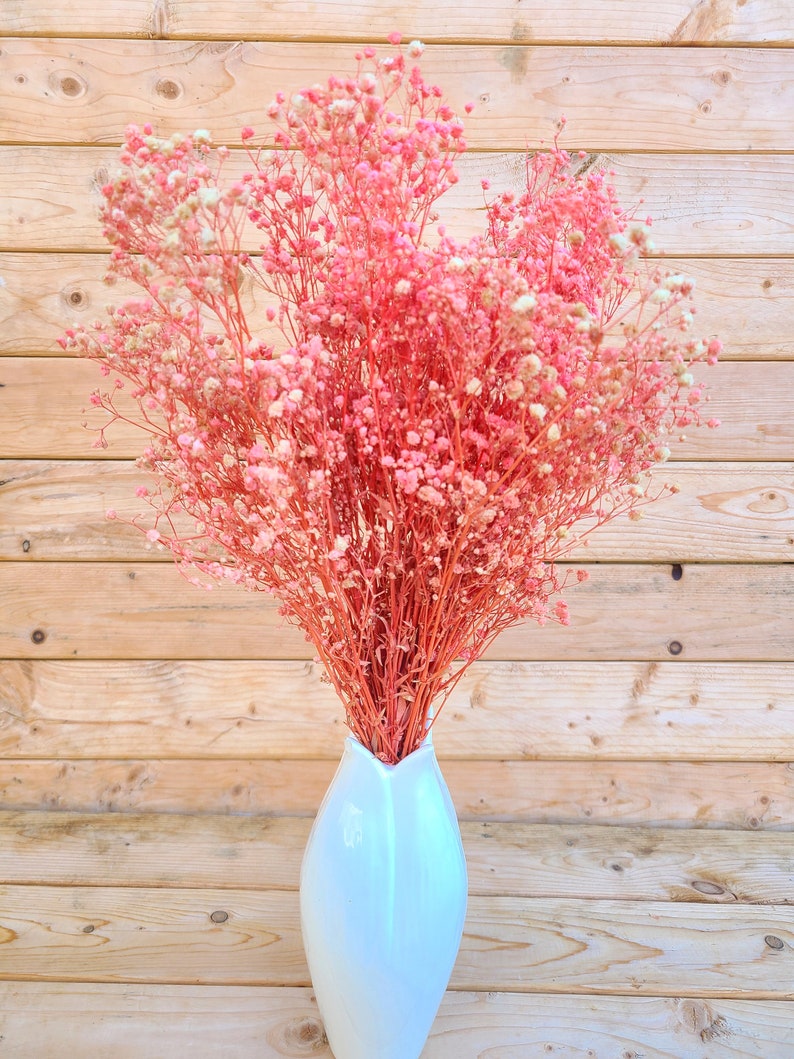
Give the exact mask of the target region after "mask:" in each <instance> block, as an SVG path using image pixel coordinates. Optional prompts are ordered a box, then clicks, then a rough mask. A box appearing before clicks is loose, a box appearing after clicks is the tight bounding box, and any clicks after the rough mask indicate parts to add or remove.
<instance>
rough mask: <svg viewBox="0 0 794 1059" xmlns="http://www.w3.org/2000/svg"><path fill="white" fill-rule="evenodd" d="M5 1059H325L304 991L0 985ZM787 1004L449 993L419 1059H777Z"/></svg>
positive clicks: (787, 1039) (790, 1013) (791, 1010)
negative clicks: (493, 1058)
mask: <svg viewBox="0 0 794 1059" xmlns="http://www.w3.org/2000/svg"><path fill="white" fill-rule="evenodd" d="M0 1033H2V1034H3V1043H4V1045H6V1046H7V1050H8V1054H9V1055H15V1054H18V1055H27V1054H30V1048H31V1047H34V1048H35V1055H36V1059H63V1056H64V1054H71V1055H76V1056H80V1059H106V1057H107V1056H108V1055H109V1054H112V1055H113V1057H114V1059H172V1057H173V1056H175V1055H188V1054H189V1055H190V1056H191V1059H286V1057H291V1059H295V1057H298V1059H300V1057H309V1056H312V1057H314V1059H332V1056H331V1052H330V1049H329V1048H328V1046H327V1044H325V1042H324V1039H323V1027H322V1021H321V1019H320V1017H319V1013H318V1011H317V1005H316V1003H315V1002H314V998H313V996H312V995H311V991H310V990H309V989H307V988H304V989H301V988H299V987H297V988H296V987H293V988H290V987H278V988H268V987H266V986H265V987H263V986H170V985H157V986H151V985H150V986H147V985H136V986H127V985H111V984H105V983H63V982H0ZM792 1041H794V1004H792V1002H791V1001H785V1000H783V1001H763V1000H721V999H720V1000H709V1001H708V1002H707V1001H705V1000H700V999H693V998H691V997H674V998H661V997H660V998H656V997H636V996H632V997H624V996H599V997H593V996H581V995H578V996H577V995H564V994H548V993H534V994H521V993H498V992H496V991H494V990H489V991H488V992H482V993H475V992H471V991H456V992H448V993H447V994H446V996H445V998H444V1000H443V1002H442V1004H441V1009H440V1011H439V1014H438V1016H437V1018H436V1021H435V1023H434V1024H433V1029H432V1031H431V1034H430V1038H429V1040H428V1042H427V1045H426V1047H425V1050H424V1051H423V1052H422V1059H461V1057H464V1059H469V1057H472V1059H473V1057H474V1056H475V1055H476V1056H486V1055H488V1053H489V1052H491V1053H493V1052H494V1051H496V1052H497V1054H498V1055H499V1059H546V1057H547V1056H548V1055H556V1056H557V1057H558V1059H564V1057H566V1056H572V1055H577V1054H581V1055H586V1054H587V1051H588V1050H589V1051H590V1052H591V1054H592V1055H593V1056H604V1057H612V1056H614V1057H617V1056H621V1055H622V1056H623V1057H624V1059H627V1057H628V1056H636V1057H639V1056H642V1059H670V1057H671V1056H676V1057H678V1059H749V1057H757V1059H773V1057H774V1059H778V1057H779V1059H784V1057H785V1055H786V1049H787V1046H789V1045H790V1044H791V1043H792Z"/></svg>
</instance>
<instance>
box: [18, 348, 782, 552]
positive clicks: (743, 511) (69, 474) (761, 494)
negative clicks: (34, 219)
mask: <svg viewBox="0 0 794 1059" xmlns="http://www.w3.org/2000/svg"><path fill="white" fill-rule="evenodd" d="M1 372H2V369H1V368H0V373H1ZM147 481H148V478H147V475H146V474H145V472H143V471H139V470H137V469H136V467H135V466H134V464H132V463H127V462H122V461H115V460H113V461H111V460H97V461H86V460H0V559H26V560H27V561H29V562H38V561H43V560H53V559H57V560H77V559H79V560H86V559H93V560H125V561H130V560H133V561H135V562H150V561H160V560H162V559H163V555H162V553H160V552H157V551H153V550H152V549H151V548H150V547H148V546H147V545H148V541H147V540H146V538H145V536H144V534H143V533H141V532H140V531H139V530H136V529H135V528H134V527H133V526H131V525H130V524H129V522H128V521H122V520H130V519H132V518H134V517H135V516H136V515H140V514H141V507H142V505H141V501H140V499H139V498H138V497H136V496H135V489H136V487H137V486H138V485H141V484H146V483H147ZM655 481H656V483H657V485H658V486H661V484H662V483H663V482H665V481H669V482H671V483H672V484H673V485H675V486H676V487H677V488H678V490H679V492H678V493H676V494H673V495H667V496H664V497H662V498H661V499H660V500H658V501H656V502H654V503H653V504H651V505H649V506H648V507H645V508H644V509H643V510H642V515H643V517H642V519H641V520H640V521H639V522H631V521H630V520H629V519H628V518H619V519H617V520H615V521H613V522H610V523H607V524H606V525H605V526H602V527H601V528H600V529H599V530H598V531H597V532H595V533H594V534H593V535H592V536H591V537H590V538H589V540H588V542H587V545H586V546H584V545H583V546H581V547H579V548H576V549H575V550H574V551H572V552H571V556H572V557H575V558H577V559H579V560H585V559H587V560H589V561H592V562H620V561H624V562H625V561H627V560H631V559H633V558H636V556H637V555H642V556H643V558H644V559H646V560H647V561H649V562H669V563H683V562H703V561H708V562H786V561H789V560H790V559H791V558H792V557H794V471H793V470H792V468H791V465H790V464H788V463H758V464H748V463H673V464H669V465H668V466H666V467H663V468H659V469H658V470H657V472H656V478H655ZM108 509H112V510H114V511H116V512H117V513H118V514H119V515H120V516H121V517H120V519H115V520H109V519H108V518H107V517H106V514H107V511H108Z"/></svg>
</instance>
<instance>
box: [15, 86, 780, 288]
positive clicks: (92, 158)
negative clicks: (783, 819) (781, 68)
mask: <svg viewBox="0 0 794 1059" xmlns="http://www.w3.org/2000/svg"><path fill="white" fill-rule="evenodd" d="M648 81H649V84H651V85H652V84H653V78H652V77H651V76H650V74H649V76H648ZM133 116H134V115H132V114H131V113H130V112H127V113H126V114H125V115H124V116H122V115H120V116H119V125H118V131H117V133H116V139H117V140H120V138H121V135H122V131H123V127H124V125H125V124H126V123H127V122H128V121H129V120H131V119H132V117H133ZM148 116H149V114H148V111H147V112H145V113H144V114H143V115H141V117H140V120H141V121H143V120H145V119H146V118H148ZM198 118H199V115H193V116H192V117H191V116H190V115H188V116H186V118H185V121H187V122H188V129H191V128H193V127H194V126H195V125H196V123H197V120H198ZM524 142H525V141H524V140H522V146H523V144H524ZM117 158H118V151H117V150H116V149H114V148H107V147H104V148H103V147H72V146H25V145H22V146H11V145H6V146H0V251H4V252H9V251H18V250H23V251H30V250H36V251H59V250H60V251H77V252H80V253H85V252H87V251H96V250H105V249H106V248H107V247H106V244H105V243H104V240H103V239H102V235H101V226H100V224H99V221H98V220H97V210H98V207H99V205H100V202H101V195H100V190H99V189H100V187H101V185H102V184H103V183H105V182H106V181H107V180H108V177H109V175H110V174H112V173H114V172H116V170H117V168H118V162H117ZM588 163H589V164H591V165H593V166H599V167H601V168H604V169H609V170H614V174H615V175H614V177H613V178H612V181H613V183H614V186H615V188H616V190H617V193H618V196H619V198H620V201H621V202H622V203H623V205H624V206H625V207H626V208H627V209H635V208H636V210H637V212H638V216H641V217H645V216H646V215H650V216H651V217H653V218H654V226H653V233H654V241H655V242H656V244H657V246H658V247H659V249H660V250H663V251H664V252H665V253H667V254H670V255H679V256H694V257H703V256H706V257H726V256H735V257H744V256H753V255H763V256H765V257H781V256H790V255H792V254H794V220H793V219H792V218H794V157H792V156H791V155H787V154H753V155H751V156H744V155H737V154H722V155H719V156H716V155H714V156H712V155H706V154H700V155H688V154H680V153H673V154H650V155H649V154H615V153H611V154H609V155H600V156H594V155H592V154H591V155H590V156H589V157H588V158H587V159H585V164H588ZM247 169H250V165H249V163H248V161H247V159H246V158H245V156H242V155H241V152H239V151H237V152H233V155H232V157H231V158H230V159H229V161H228V163H227V165H226V168H225V169H224V172H225V173H228V175H229V179H230V180H231V179H233V178H234V177H236V176H239V175H241V174H242V173H244V172H245V171H246V170H247ZM458 169H459V174H460V182H459V183H458V184H456V185H455V186H454V187H453V188H452V189H451V190H450V191H449V192H448V194H447V195H446V196H445V197H444V199H443V201H442V202H441V203H440V214H441V218H442V220H443V221H444V222H445V223H446V224H447V227H448V229H449V232H450V234H455V235H458V236H469V235H471V234H472V233H473V232H476V231H480V230H481V229H482V224H483V195H482V188H481V181H482V180H483V179H488V180H490V181H491V186H492V189H493V194H496V193H497V192H498V191H501V190H504V189H507V188H512V189H514V190H515V189H518V188H519V187H521V182H522V178H523V174H524V160H523V155H521V154H516V153H514V154H510V153H502V152H485V153H481V154H475V153H471V154H469V155H467V156H464V158H463V159H462V160H461V162H460V164H459V166H458ZM260 242H261V240H260V239H259V238H258V237H257V233H256V232H255V231H251V232H249V235H248V237H247V238H246V240H245V245H246V247H247V248H248V249H251V250H254V249H256V248H257V247H258V246H259V244H260ZM737 282H738V283H739V284H740V285H742V284H743V283H744V280H742V278H741V277H739V278H737Z"/></svg>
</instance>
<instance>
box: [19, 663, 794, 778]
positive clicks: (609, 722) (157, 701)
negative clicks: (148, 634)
mask: <svg viewBox="0 0 794 1059" xmlns="http://www.w3.org/2000/svg"><path fill="white" fill-rule="evenodd" d="M296 707H298V708H296ZM792 731H794V663H780V662H774V663H737V662H721V663H712V664H702V663H692V662H689V663H688V662H672V661H670V662H648V663H642V662H634V663H630V662H602V661H596V662H567V663H565V664H564V665H562V664H559V663H556V664H555V663H549V662H476V663H474V665H473V666H472V667H471V668H470V669H469V670H468V672H467V673H466V674H464V676H463V677H462V679H461V682H460V683H459V684H458V686H457V687H456V688H455V690H454V691H453V692H452V695H451V697H450V699H449V701H448V702H447V704H446V705H445V707H444V709H443V712H441V714H440V715H439V719H438V722H437V724H436V726H435V729H434V741H435V745H436V748H437V750H438V753H439V755H440V756H441V758H442V760H445V761H448V760H451V759H460V760H474V759H480V760H482V759H485V758H488V759H492V760H502V759H556V760H569V761H573V760H585V761H592V760H601V761H617V760H623V761H639V760H654V759H656V760H668V761H672V760H689V761H698V760H700V761H717V760H725V761H737V760H743V761H789V760H790V759H791V756H792ZM346 734H347V730H346V729H345V727H344V716H343V711H342V709H341V706H340V704H339V702H338V700H337V698H336V695H335V693H334V692H333V690H332V689H331V688H330V686H329V685H327V684H324V683H322V682H321V679H320V669H319V666H317V665H315V664H312V663H311V662H285V661H270V662H248V661H226V662H217V661H197V662H177V661H153V662H141V661H130V662H115V661H108V662H98V661H75V660H68V661H63V662H61V661H43V660H42V661H0V756H1V757H3V758H4V759H5V760H6V761H10V760H12V759H32V758H40V759H43V760H47V759H53V758H58V759H61V760H67V759H68V760H73V761H77V760H84V759H91V758H93V759H101V758H107V759H113V758H119V757H125V758H130V759H146V758H153V759H164V758H170V759H173V758H187V759H191V758H205V759H213V758H214V759H226V760H231V761H234V760H239V759H241V758H259V759H277V760H278V759H282V760H287V759H294V760H296V761H300V759H302V758H328V759H331V760H335V759H337V758H338V756H339V754H340V752H341V747H342V740H343V738H344V736H345V735H346Z"/></svg>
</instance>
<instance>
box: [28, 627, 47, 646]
mask: <svg viewBox="0 0 794 1059" xmlns="http://www.w3.org/2000/svg"><path fill="white" fill-rule="evenodd" d="M30 638H31V640H32V641H33V643H35V644H42V643H44V641H45V640H46V639H47V634H46V632H45V631H44V629H34V630H33V632H32V633H31V634H30Z"/></svg>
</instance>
